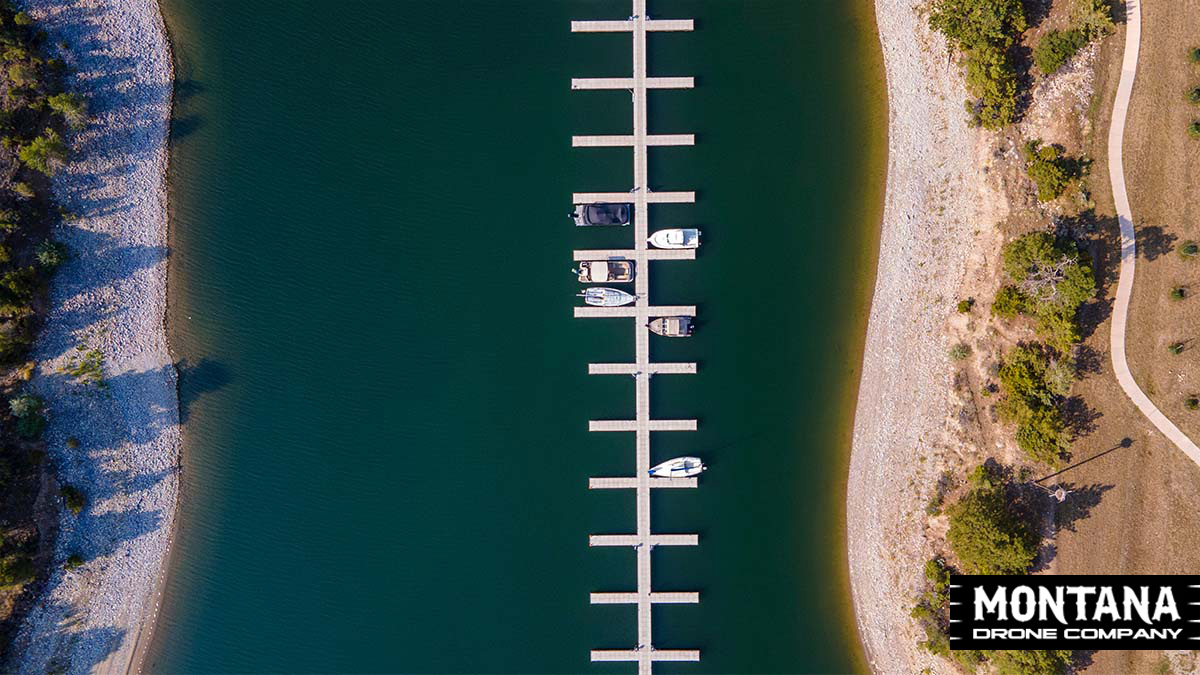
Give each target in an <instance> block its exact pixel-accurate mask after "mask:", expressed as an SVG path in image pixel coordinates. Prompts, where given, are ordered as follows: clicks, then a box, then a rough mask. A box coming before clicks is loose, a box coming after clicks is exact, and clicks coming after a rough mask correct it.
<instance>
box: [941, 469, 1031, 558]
mask: <svg viewBox="0 0 1200 675" xmlns="http://www.w3.org/2000/svg"><path fill="white" fill-rule="evenodd" d="M1005 487H1006V483H1005V481H1004V480H1002V479H1001V477H999V476H997V475H994V474H993V473H992V472H991V471H989V470H988V469H987V468H986V467H984V466H980V467H978V468H976V469H975V471H974V472H972V474H971V489H970V490H968V491H967V493H966V494H964V495H963V496H962V497H961V498H960V499H959V500H958V501H957V502H955V503H954V504H953V505H951V506H950V507H949V508H948V509H946V512H947V513H948V514H949V515H950V529H949V531H948V532H947V534H946V539H947V541H948V542H949V543H950V548H951V549H952V550H953V551H954V555H956V556H958V559H959V560H960V561H961V562H962V564H963V568H964V569H965V570H966V572H967V573H968V574H1025V573H1027V572H1028V571H1029V566H1030V565H1032V564H1033V560H1034V557H1036V555H1037V547H1038V544H1039V543H1040V542H1039V537H1038V535H1037V533H1036V531H1035V530H1034V528H1033V527H1031V526H1030V524H1029V523H1027V522H1025V520H1024V519H1023V518H1022V517H1021V516H1019V515H1018V514H1017V513H1016V511H1015V510H1014V509H1012V508H1011V507H1010V505H1009V503H1008V501H1007V499H1006V497H1005V495H1004V492H1005Z"/></svg>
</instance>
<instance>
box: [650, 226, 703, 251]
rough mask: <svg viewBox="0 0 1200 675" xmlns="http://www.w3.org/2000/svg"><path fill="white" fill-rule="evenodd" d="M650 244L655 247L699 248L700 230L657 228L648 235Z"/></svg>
mask: <svg viewBox="0 0 1200 675" xmlns="http://www.w3.org/2000/svg"><path fill="white" fill-rule="evenodd" d="M650 245H651V246H653V247H655V248H700V230H696V229H691V228H685V229H677V230H659V231H658V232H655V233H654V234H652V235H650Z"/></svg>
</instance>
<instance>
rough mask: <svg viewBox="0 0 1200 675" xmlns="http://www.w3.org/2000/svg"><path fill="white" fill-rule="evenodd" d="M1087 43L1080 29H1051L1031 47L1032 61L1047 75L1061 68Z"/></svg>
mask: <svg viewBox="0 0 1200 675" xmlns="http://www.w3.org/2000/svg"><path fill="white" fill-rule="evenodd" d="M1087 43H1088V37H1087V35H1086V34H1085V33H1084V32H1083V30H1082V29H1079V28H1072V29H1070V30H1052V31H1050V32H1049V33H1046V36H1045V37H1043V38H1042V39H1041V41H1040V42H1038V44H1037V46H1036V47H1034V48H1033V62H1034V63H1035V64H1036V65H1037V67H1038V69H1039V70H1041V71H1042V72H1043V73H1045V74H1047V75H1049V74H1051V73H1054V72H1056V71H1058V69H1059V68H1062V67H1063V64H1065V63H1066V62H1067V61H1069V60H1070V59H1071V57H1072V56H1075V54H1076V52H1078V51H1079V50H1080V49H1083V48H1084V47H1085V46H1087Z"/></svg>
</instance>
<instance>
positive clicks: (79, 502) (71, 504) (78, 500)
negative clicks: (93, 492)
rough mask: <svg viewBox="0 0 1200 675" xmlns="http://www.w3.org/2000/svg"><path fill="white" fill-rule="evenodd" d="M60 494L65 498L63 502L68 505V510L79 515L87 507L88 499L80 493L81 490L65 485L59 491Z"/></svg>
mask: <svg viewBox="0 0 1200 675" xmlns="http://www.w3.org/2000/svg"><path fill="white" fill-rule="evenodd" d="M58 494H59V495H60V496H61V497H62V498H63V502H64V503H65V504H66V505H67V509H68V510H69V511H70V512H71V513H74V514H75V515H79V514H80V513H82V512H83V509H84V507H85V506H87V497H86V496H85V495H84V494H83V493H82V492H80V491H79V488H77V487H75V486H73V485H64V486H62V488H60V489H59V491H58Z"/></svg>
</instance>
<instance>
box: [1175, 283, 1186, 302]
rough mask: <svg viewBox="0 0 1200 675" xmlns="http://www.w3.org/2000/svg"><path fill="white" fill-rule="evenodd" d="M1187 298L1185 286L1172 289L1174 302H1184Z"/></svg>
mask: <svg viewBox="0 0 1200 675" xmlns="http://www.w3.org/2000/svg"><path fill="white" fill-rule="evenodd" d="M1185 297H1187V291H1186V290H1184V288H1183V286H1176V287H1175V288H1172V289H1171V299H1172V300H1182V299H1184V298H1185Z"/></svg>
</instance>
